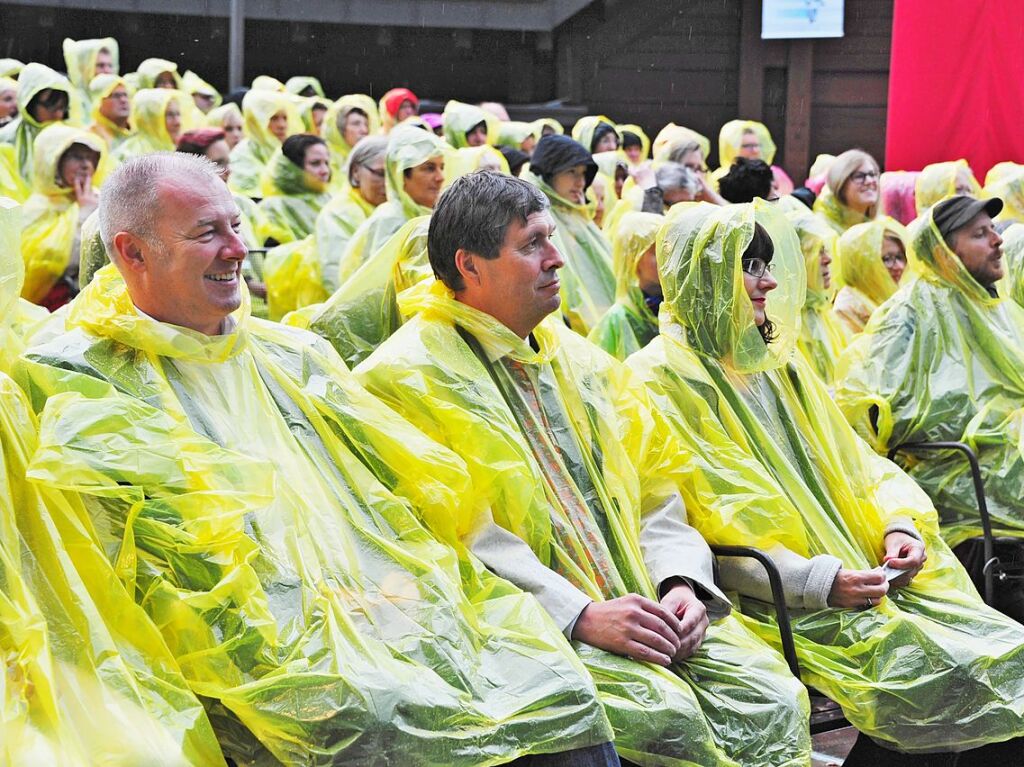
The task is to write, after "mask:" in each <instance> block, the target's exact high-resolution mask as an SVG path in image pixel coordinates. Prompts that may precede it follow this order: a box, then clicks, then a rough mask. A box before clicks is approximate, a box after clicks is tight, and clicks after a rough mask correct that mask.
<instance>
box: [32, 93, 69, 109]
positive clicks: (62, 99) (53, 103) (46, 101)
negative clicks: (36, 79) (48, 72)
mask: <svg viewBox="0 0 1024 767" xmlns="http://www.w3.org/2000/svg"><path fill="white" fill-rule="evenodd" d="M36 103H37V104H39V106H41V107H46V108H47V109H55V108H56V107H59V106H65V107H66V106H67V105H68V94H66V93H65V92H64V91H50V93H49V94H48V95H47V96H45V97H43V96H40V97H39V98H38V99H37V100H36Z"/></svg>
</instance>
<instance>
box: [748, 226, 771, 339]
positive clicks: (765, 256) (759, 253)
mask: <svg viewBox="0 0 1024 767" xmlns="http://www.w3.org/2000/svg"><path fill="white" fill-rule="evenodd" d="M774 256H775V244H774V243H773V242H772V238H771V235H769V234H768V230H767V229H765V228H764V227H763V226H761V225H760V224H759V223H757V222H756V221H755V222H754V236H753V237H751V238H750V244H749V245H747V249H746V250H745V251H743V256H742V259H741V260H743V261H749V260H751V259H755V258H759V259H761V260H762V261H764V262H765V263H766V264H770V263H771V262H772V258H773V257H774ZM757 329H758V330H759V331H760V333H761V338H763V339H764V342H765V343H766V344H770V343H771V342H772V341H774V340H775V339H776V338H777V337H778V334H777V333H776V332H775V325H773V324H772V321H771V320H770V319H768V317H767V316H765V318H764V324H763V325H760V326H758V328H757Z"/></svg>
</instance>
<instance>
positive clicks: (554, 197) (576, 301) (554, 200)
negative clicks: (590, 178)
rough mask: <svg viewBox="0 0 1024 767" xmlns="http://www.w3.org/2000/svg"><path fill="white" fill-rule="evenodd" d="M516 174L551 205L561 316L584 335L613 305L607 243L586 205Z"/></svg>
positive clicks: (539, 181)
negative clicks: (558, 261)
mask: <svg viewBox="0 0 1024 767" xmlns="http://www.w3.org/2000/svg"><path fill="white" fill-rule="evenodd" d="M520 175H521V177H522V178H523V180H525V181H529V182H530V183H532V184H535V185H536V186H537V187H538V188H539V189H540V190H541V191H542V192H544V194H545V195H546V196H547V198H548V200H549V201H550V203H551V215H552V216H553V217H554V219H555V223H556V228H555V235H554V237H553V238H552V239H553V242H554V244H555V247H556V248H558V252H559V253H561V254H562V258H563V259H565V266H564V267H563V269H562V272H561V274H560V275H559V278H560V279H561V282H562V289H561V293H562V314H563V315H564V316H565V318H566V319H567V320H568V322H569V327H571V328H572V329H573V330H575V331H576V332H577V333H579V334H580V335H584V336H585V335H587V333H589V332H590V330H591V328H593V327H594V326H595V325H596V324H597V322H598V320H600V319H601V317H603V316H604V314H605V312H607V311H608V310H609V309H610V308H611V306H612V304H614V303H615V275H614V274H613V273H612V253H611V243H609V242H608V238H607V237H605V235H604V233H603V232H602V231H601V230H600V229H599V228H598V226H597V224H595V223H594V218H593V212H592V210H591V207H590V206H589V205H586V204H584V205H578V204H576V203H574V202H570V201H569V200H567V199H565V198H564V197H562V196H560V195H558V194H556V193H555V190H554V189H552V188H551V187H550V186H548V185H547V184H546V183H545V182H544V180H543V179H542V178H540V177H539V176H536V175H534V174H533V173H532V172H530V171H529V170H524V171H523V172H522V173H521V174H520Z"/></svg>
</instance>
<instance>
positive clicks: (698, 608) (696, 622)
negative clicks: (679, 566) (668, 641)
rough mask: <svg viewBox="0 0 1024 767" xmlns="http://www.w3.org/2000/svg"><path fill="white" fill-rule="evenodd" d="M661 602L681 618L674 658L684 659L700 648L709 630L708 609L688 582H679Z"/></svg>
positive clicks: (675, 659)
mask: <svg viewBox="0 0 1024 767" xmlns="http://www.w3.org/2000/svg"><path fill="white" fill-rule="evenodd" d="M661 604H662V605H663V606H664V607H665V608H666V609H667V610H668V611H669V612H671V613H672V614H673V615H674V616H676V618H678V619H679V650H678V651H677V652H676V654H675V656H674V657H673V658H672V660H674V661H675V662H676V663H678V662H680V661H684V660H686V659H687V658H689V657H690V656H691V655H693V654H694V653H695V652H697V650H699V649H700V646H701V644H702V643H703V642H704V635H705V634H706V633H707V630H708V625H709V621H708V609H707V607H705V606H704V603H703V602H701V601H700V600H699V599H698V598H697V595H696V594H694V593H693V589H692V588H690V586H689V585H688V584H686V583H682V582H680V583H678V584H676V585H674V586H673V587H672V588H670V589H669V590H668V591H667V592H666V593H665V596H663V597H662V598H661Z"/></svg>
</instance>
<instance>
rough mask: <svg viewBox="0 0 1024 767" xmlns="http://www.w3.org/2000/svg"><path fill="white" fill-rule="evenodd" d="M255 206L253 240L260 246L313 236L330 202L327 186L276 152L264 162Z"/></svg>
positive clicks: (278, 151) (282, 154)
mask: <svg viewBox="0 0 1024 767" xmlns="http://www.w3.org/2000/svg"><path fill="white" fill-rule="evenodd" d="M260 197H262V198H263V199H262V200H260V203H259V205H257V206H256V239H257V240H258V241H259V242H261V243H263V242H267V241H268V240H276V241H277V243H279V244H281V245H284V244H285V243H289V242H294V241H295V240H301V239H303V238H304V237H308V236H309V235H311V234H312V233H313V228H314V227H315V225H316V217H317V215H319V213H320V211H321V210H322V209H323V207H324V205H326V204H327V203H328V202H329V201H330V199H331V194H330V192H328V191H327V184H326V183H325V182H323V181H321V180H320V179H318V178H317V177H315V176H314V175H313V174H311V173H308V172H307V171H306V170H305V169H304V168H300V167H299V166H298V165H296V164H295V163H294V162H292V161H291V160H290V159H288V158H287V157H285V155H284V153H283V152H282V151H281V150H280V149H278V150H277V151H276V152H274V155H273V156H272V157H271V158H270V162H269V163H267V167H266V169H265V170H264V171H263V178H262V180H261V182H260Z"/></svg>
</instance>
